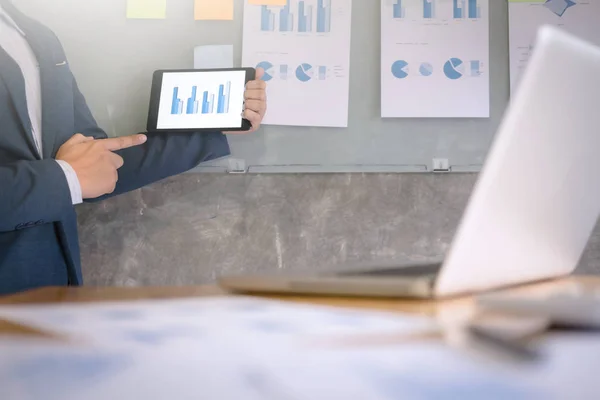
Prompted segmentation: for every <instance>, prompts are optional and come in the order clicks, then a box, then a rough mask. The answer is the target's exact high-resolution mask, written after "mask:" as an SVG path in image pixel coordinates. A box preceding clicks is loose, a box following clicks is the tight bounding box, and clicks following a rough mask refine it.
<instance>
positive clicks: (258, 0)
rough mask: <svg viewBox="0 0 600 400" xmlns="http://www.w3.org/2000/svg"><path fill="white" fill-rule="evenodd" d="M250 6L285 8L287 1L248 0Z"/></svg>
mask: <svg viewBox="0 0 600 400" xmlns="http://www.w3.org/2000/svg"><path fill="white" fill-rule="evenodd" d="M248 4H252V5H255V6H285V5H286V4H287V0H248Z"/></svg>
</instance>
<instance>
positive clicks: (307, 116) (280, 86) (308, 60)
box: [242, 0, 352, 127]
mask: <svg viewBox="0 0 600 400" xmlns="http://www.w3.org/2000/svg"><path fill="white" fill-rule="evenodd" d="M253 3H257V2H250V1H249V0H246V1H245V6H244V7H245V8H244V33H243V35H244V46H243V49H242V65H243V66H245V67H252V68H262V69H264V71H265V74H264V75H263V77H262V80H264V81H265V82H267V83H268V85H267V96H268V98H269V112H268V113H267V115H265V118H264V120H263V124H264V125H291V126H319V127H346V126H348V105H349V92H350V79H349V73H350V71H349V70H350V37H351V34H350V33H351V32H350V25H351V17H352V15H351V14H352V0H285V1H283V2H282V4H281V5H272V4H273V2H272V3H271V5H269V4H253ZM299 110H301V112H299Z"/></svg>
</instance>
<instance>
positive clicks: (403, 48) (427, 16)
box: [381, 0, 490, 118]
mask: <svg viewBox="0 0 600 400" xmlns="http://www.w3.org/2000/svg"><path fill="white" fill-rule="evenodd" d="M489 70H490V68H489V3H488V0H381V116H382V117H383V118H438V117H444V118H453V117H454V118H461V117H473V118H487V117H489V115H490V75H489Z"/></svg>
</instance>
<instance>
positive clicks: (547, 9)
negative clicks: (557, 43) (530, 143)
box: [508, 0, 600, 92]
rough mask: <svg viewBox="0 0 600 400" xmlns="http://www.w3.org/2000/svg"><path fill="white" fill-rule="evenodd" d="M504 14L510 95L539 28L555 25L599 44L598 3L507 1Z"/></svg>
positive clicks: (586, 0) (587, 0)
mask: <svg viewBox="0 0 600 400" xmlns="http://www.w3.org/2000/svg"><path fill="white" fill-rule="evenodd" d="M508 12H509V46H510V86H511V91H512V92H514V91H515V90H516V88H517V86H518V84H519V81H520V78H521V75H522V74H523V71H524V70H525V68H526V67H527V65H528V63H529V58H530V57H531V54H532V52H533V50H534V49H535V40H536V35H537V31H538V29H539V28H540V27H541V26H542V25H551V26H555V27H557V28H559V29H562V30H566V31H567V32H570V33H572V34H574V35H576V36H579V37H581V38H582V39H585V40H588V41H591V42H592V43H595V44H596V45H600V1H599V0H575V1H573V0H542V1H539V0H538V1H535V0H530V1H527V0H520V1H518V2H517V1H514V0H509V6H508Z"/></svg>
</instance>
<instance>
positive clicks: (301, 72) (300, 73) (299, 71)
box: [296, 63, 312, 82]
mask: <svg viewBox="0 0 600 400" xmlns="http://www.w3.org/2000/svg"><path fill="white" fill-rule="evenodd" d="M311 75H312V65H310V64H306V63H304V64H302V65H300V66H299V67H298V68H296V78H298V80H299V81H300V82H308V81H310V80H311V79H312V76H311Z"/></svg>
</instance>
